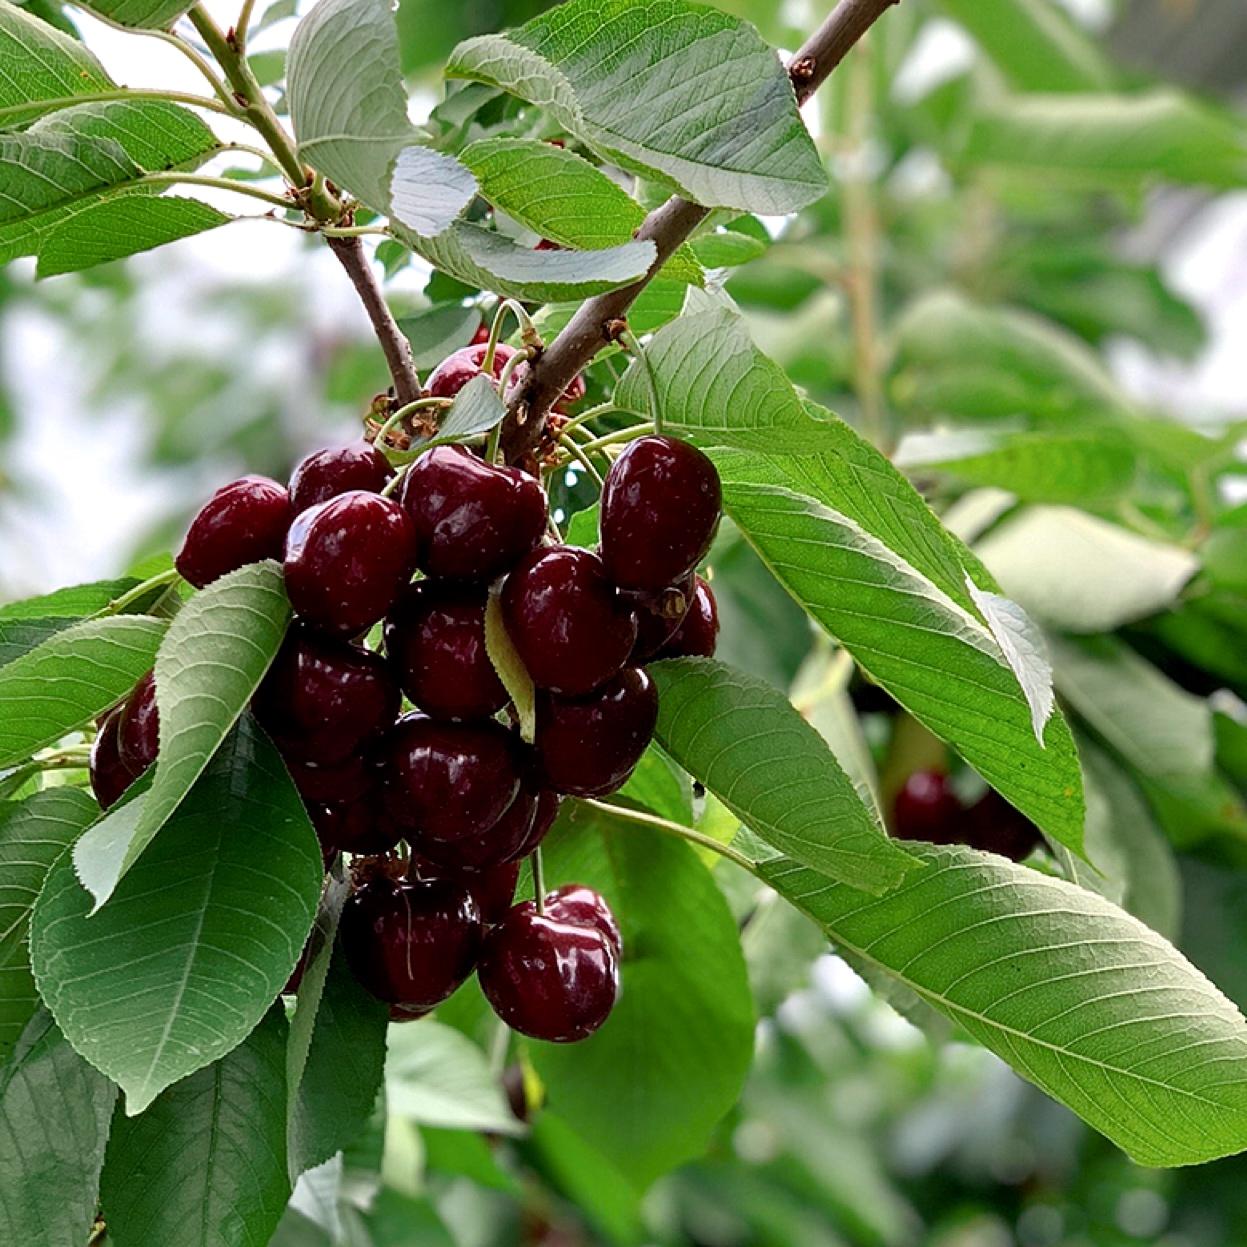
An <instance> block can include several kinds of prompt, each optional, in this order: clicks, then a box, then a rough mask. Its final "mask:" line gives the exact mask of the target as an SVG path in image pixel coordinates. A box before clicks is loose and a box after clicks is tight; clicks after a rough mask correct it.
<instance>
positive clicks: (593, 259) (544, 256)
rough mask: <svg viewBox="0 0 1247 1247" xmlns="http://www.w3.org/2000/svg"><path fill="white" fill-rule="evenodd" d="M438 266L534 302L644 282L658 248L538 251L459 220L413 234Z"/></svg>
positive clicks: (642, 244) (471, 282) (627, 246)
mask: <svg viewBox="0 0 1247 1247" xmlns="http://www.w3.org/2000/svg"><path fill="white" fill-rule="evenodd" d="M408 241H409V242H410V244H411V246H412V248H413V249H414V250H415V251H417V252H418V253H419V254H420V255H421V256H423V257H424V258H425V259H426V260H427V261H428V262H429V263H430V264H432V265H433V266H434V267H435V268H438V269H441V270H442V272H444V273H449V274H450V276H451V277H455V278H458V280H459V281H462V282H465V283H466V284H467V285H469V286H472V287H474V288H478V289H483V290H492V291H494V292H495V293H496V294H500V295H502V296H503V297H504V298H511V299H521V300H523V301H524V302H530V303H550V302H554V301H557V300H559V299H587V298H589V297H590V296H591V295H595V294H605V293H606V291H608V290H617V289H618V288H619V287H620V286H627V285H630V284H631V283H632V282H634V281H639V280H640V279H641V278H642V277H644V276H645V274H646V273H648V272H649V269H650V265H652V264H653V263H654V259H655V257H656V255H657V252H656V251H655V250H654V244H653V243H652V242H626V243H622V244H621V245H620V246H618V247H607V248H605V249H603V250H601V251H534V250H530V249H529V248H527V247H519V246H516V244H515V243H513V242H512V241H511V240H510V239H509V238H507V237H506V236H505V235H503V234H498V233H495V232H494V231H492V230H487V229H483V228H482V227H481V226H479V225H472V224H471V223H470V222H467V221H456V222H455V223H454V225H452V226H451V227H450V228H449V229H448V230H446V231H445V232H443V233H441V234H439V235H438V236H437V237H436V238H411V239H409V240H408Z"/></svg>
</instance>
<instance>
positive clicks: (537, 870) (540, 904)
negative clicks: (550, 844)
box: [529, 845, 546, 914]
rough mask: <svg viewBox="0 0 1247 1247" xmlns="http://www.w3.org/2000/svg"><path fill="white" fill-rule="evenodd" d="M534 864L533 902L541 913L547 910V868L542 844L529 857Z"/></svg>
mask: <svg viewBox="0 0 1247 1247" xmlns="http://www.w3.org/2000/svg"><path fill="white" fill-rule="evenodd" d="M529 861H531V862H532V866H533V904H534V905H535V906H536V907H537V912H538V913H539V914H544V913H545V912H546V870H545V866H544V864H543V863H542V860H541V846H540V845H538V846H537V848H535V849H534V850H533V855H532V857H531V858H529Z"/></svg>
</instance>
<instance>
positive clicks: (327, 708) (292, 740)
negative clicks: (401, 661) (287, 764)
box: [252, 627, 400, 764]
mask: <svg viewBox="0 0 1247 1247" xmlns="http://www.w3.org/2000/svg"><path fill="white" fill-rule="evenodd" d="M399 701H400V696H399V691H398V684H397V683H396V682H395V680H394V677H393V676H392V675H391V674H390V670H389V667H388V666H387V665H386V662H385V659H384V658H382V657H381V656H380V655H379V654H374V653H372V652H371V651H370V650H366V649H364V648H363V647H362V646H359V645H351V644H349V643H348V642H346V641H339V640H336V639H334V638H331V637H324V636H318V635H317V634H316V633H315V632H312V631H311V630H310V629H308V628H304V627H296V628H294V629H292V631H291V632H290V634H289V635H288V636H287V637H286V639H285V641H284V642H283V643H282V647H281V649H280V650H278V652H277V657H276V658H275V659H274V660H273V665H272V666H271V667H270V668H269V670H268V674H267V675H266V676H265V677H264V680H263V682H262V683H261V684H260V687H259V689H258V690H257V691H256V695H255V699H254V701H253V703H252V708H253V709H254V711H255V715H256V718H257V719H259V721H260V723H261V725H262V726H263V727H264V730H265V731H266V732H268V734H269V735H270V736H271V737H272V738H273V740H274V742H275V743H276V744H277V746H278V748H279V749H280V750H281V751H282V753H283V754H285V755H286V756H287V757H288V758H297V759H298V760H299V761H301V762H317V763H321V764H324V763H334V762H345V761H346V759H347V758H349V757H350V756H351V754H353V753H355V752H356V751H357V750H359V749H360V747H361V746H363V745H364V744H365V743H366V742H368V741H369V740H371V739H373V738H374V737H377V736H380V735H381V733H382V732H383V731H384V730H385V729H386V728H387V727H389V726H390V724H392V723H393V722H394V720H395V718H397V716H398V707H399Z"/></svg>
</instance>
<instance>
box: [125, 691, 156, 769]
mask: <svg viewBox="0 0 1247 1247" xmlns="http://www.w3.org/2000/svg"><path fill="white" fill-rule="evenodd" d="M117 749H118V752H119V753H120V754H121V761H122V762H123V763H124V764H125V766H126V769H127V770H129V771H131V772H133V773H134V774H135V775H142V774H143V772H144V771H145V770H147V768H148V767H149V766H151V764H152V763H153V762H155V761H156V755H157V754H158V753H159V752H160V711H159V710H158V709H157V708H156V676H155V673H154V672H151V671H149V672H148V673H147V674H146V675H145V676H144V677H143V678H142V679H141V680H140V681H139V682H138V683H137V684H136V685H135V686H134V691H133V692H132V693H131V694H130V696H129V697H127V698H126V701H125V705H123V706H122V708H121V717H120V719H119V720H118V722H117Z"/></svg>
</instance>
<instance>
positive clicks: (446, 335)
mask: <svg viewBox="0 0 1247 1247" xmlns="http://www.w3.org/2000/svg"><path fill="white" fill-rule="evenodd" d="M480 324H481V314H480V312H479V311H478V310H477V309H476V308H474V307H462V306H460V305H459V304H458V303H439V304H437V305H435V306H434V307H430V308H426V309H425V310H424V311H423V312H416V313H415V314H414V315H412V316H400V317H399V318H398V327H399V328H400V329H401V330H402V331H403V333H404V334H405V335H406V338H407V341H408V342H410V343H411V355H412V359H413V361H414V362H415V365H416V367H417V368H421V369H423V368H433V367H435V366H436V365H437V364H440V363H441V362H442V360H444V359H445V358H446V356H447V355H449V354H450V353H451V351H457V350H458V349H459V348H460V347H461V346H467V345H468V343H469V342H471V341H472V335H473V334H474V333H475V332H476V331H477V329H478V328H479V327H480Z"/></svg>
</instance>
